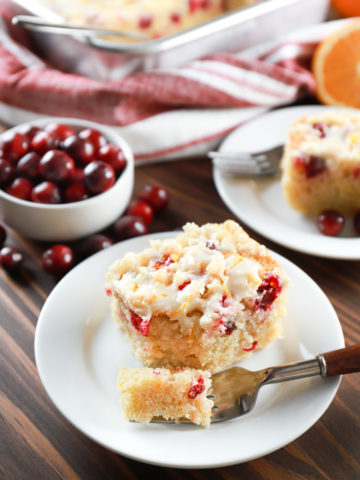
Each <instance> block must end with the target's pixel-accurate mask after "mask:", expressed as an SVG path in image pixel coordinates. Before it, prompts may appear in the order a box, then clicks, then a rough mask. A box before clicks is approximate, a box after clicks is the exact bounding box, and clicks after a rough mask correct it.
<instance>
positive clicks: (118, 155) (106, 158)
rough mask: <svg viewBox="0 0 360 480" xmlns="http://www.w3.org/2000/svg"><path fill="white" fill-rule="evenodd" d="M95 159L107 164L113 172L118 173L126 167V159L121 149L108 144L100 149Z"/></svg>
mask: <svg viewBox="0 0 360 480" xmlns="http://www.w3.org/2000/svg"><path fill="white" fill-rule="evenodd" d="M97 158H98V159H99V160H102V161H103V162H106V163H109V164H110V165H111V166H112V168H113V169H114V171H115V172H117V173H119V172H122V171H123V170H124V168H125V167H126V158H125V155H124V152H123V151H122V150H121V148H119V147H117V146H116V145H112V144H108V145H105V146H103V147H101V148H100V150H99V151H98V154H97Z"/></svg>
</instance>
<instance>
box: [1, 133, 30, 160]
mask: <svg viewBox="0 0 360 480" xmlns="http://www.w3.org/2000/svg"><path fill="white" fill-rule="evenodd" d="M28 150H29V139H28V137H27V136H26V135H24V134H23V133H20V132H6V133H5V134H4V135H3V137H2V139H1V141H0V152H2V154H1V156H2V157H3V158H5V159H6V160H9V161H10V162H17V161H18V160H19V158H21V157H22V156H23V155H25V153H27V152H28Z"/></svg>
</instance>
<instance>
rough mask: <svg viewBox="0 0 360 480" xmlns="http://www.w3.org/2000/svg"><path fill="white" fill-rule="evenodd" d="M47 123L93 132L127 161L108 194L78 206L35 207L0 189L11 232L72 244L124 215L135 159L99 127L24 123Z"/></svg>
mask: <svg viewBox="0 0 360 480" xmlns="http://www.w3.org/2000/svg"><path fill="white" fill-rule="evenodd" d="M50 122H58V123H64V124H67V125H70V126H73V127H76V128H79V127H80V128H87V127H90V128H95V129H96V130H99V131H100V132H102V133H103V134H104V136H105V137H106V138H107V139H108V141H109V143H113V144H115V145H117V146H119V147H120V148H121V149H122V150H123V152H124V155H125V157H126V160H127V165H126V167H125V169H124V171H123V172H122V173H121V175H120V177H119V178H118V179H117V181H116V182H115V184H114V185H113V186H112V187H111V188H110V189H109V190H106V191H105V192H103V193H100V194H98V195H95V196H94V197H91V198H89V199H87V200H81V201H79V202H72V203H61V204H56V205H49V204H42V203H34V202H29V201H25V200H20V199H18V198H16V197H14V196H12V195H9V194H7V193H6V192H4V191H3V190H1V189H0V210H1V213H2V216H3V220H4V221H5V223H6V224H7V225H9V226H10V227H12V228H13V229H14V230H16V231H18V232H19V233H21V234H22V235H24V236H26V237H29V238H32V239H35V240H44V241H66V240H75V239H78V238H81V237H85V236H87V235H90V234H92V233H95V232H98V231H100V230H102V229H104V228H106V227H108V226H109V225H111V223H113V222H114V221H115V220H116V219H117V218H118V217H119V216H120V215H121V214H122V213H123V212H124V210H125V209H126V207H127V205H128V203H129V201H130V197H131V194H132V191H133V186H134V159H133V155H132V152H131V150H130V147H129V145H128V144H127V143H126V142H125V140H124V139H123V138H122V137H120V136H119V135H118V134H117V133H116V132H115V131H113V130H111V129H110V128H108V127H104V126H102V125H100V124H98V123H94V122H88V121H86V120H80V119H73V118H56V117H51V118H44V119H41V120H35V121H32V122H27V123H26V125H28V124H30V125H36V126H38V127H40V128H41V127H45V126H46V125H47V124H48V123H50ZM24 125H25V124H22V125H18V126H16V127H14V128H12V129H11V131H14V130H15V131H18V130H20V129H21V127H23V126H24ZM2 135H3V134H2ZM2 135H0V139H1V136H2Z"/></svg>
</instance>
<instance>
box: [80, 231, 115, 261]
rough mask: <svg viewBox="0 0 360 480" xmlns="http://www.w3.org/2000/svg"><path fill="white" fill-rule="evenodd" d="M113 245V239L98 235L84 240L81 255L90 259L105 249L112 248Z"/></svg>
mask: <svg viewBox="0 0 360 480" xmlns="http://www.w3.org/2000/svg"><path fill="white" fill-rule="evenodd" d="M113 244H114V242H113V241H112V240H111V238H109V237H107V236H106V235H102V234H100V233H97V234H95V235H91V236H90V237H88V238H87V239H86V240H84V242H83V244H82V246H81V253H82V255H83V256H86V257H88V256H90V255H93V254H94V253H97V252H100V251H101V250H104V249H105V248H108V247H111V245H113Z"/></svg>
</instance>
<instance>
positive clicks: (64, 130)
mask: <svg viewBox="0 0 360 480" xmlns="http://www.w3.org/2000/svg"><path fill="white" fill-rule="evenodd" d="M45 131H46V132H48V133H50V134H51V135H53V136H54V137H55V138H57V139H58V140H59V141H63V140H65V139H66V138H68V137H72V136H73V135H75V130H74V129H73V128H71V127H69V125H64V124H63V123H57V122H51V123H49V124H48V125H47V126H46V127H45Z"/></svg>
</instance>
